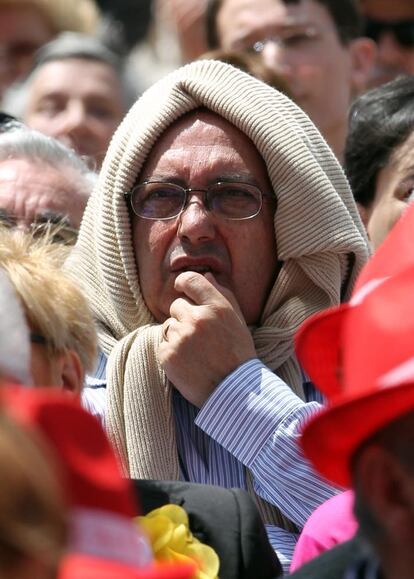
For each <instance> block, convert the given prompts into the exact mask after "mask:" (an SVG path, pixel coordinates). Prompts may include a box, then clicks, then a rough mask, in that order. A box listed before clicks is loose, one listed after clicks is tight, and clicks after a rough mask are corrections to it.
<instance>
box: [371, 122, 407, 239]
mask: <svg viewBox="0 0 414 579" xmlns="http://www.w3.org/2000/svg"><path fill="white" fill-rule="evenodd" d="M411 195H412V196H413V197H414V132H413V133H412V134H411V135H410V136H409V137H408V139H407V140H406V141H405V142H404V143H403V144H402V145H400V146H399V147H398V148H397V149H396V150H395V152H394V153H393V155H392V157H391V159H390V161H389V163H388V164H387V165H386V166H385V167H384V168H383V169H381V170H380V171H379V172H378V175H377V183H376V193H375V198H374V201H373V203H372V206H371V207H370V208H369V210H368V211H367V220H366V223H367V231H368V235H369V237H370V240H371V243H372V245H373V247H374V249H376V248H377V247H378V246H379V245H380V243H382V241H384V239H385V238H386V236H387V235H388V233H389V232H390V231H391V229H392V228H393V227H394V225H395V224H396V222H397V221H398V219H399V218H400V217H401V214H402V213H403V211H404V210H405V209H406V208H407V203H408V202H411V201H412V199H411V198H410V196H411Z"/></svg>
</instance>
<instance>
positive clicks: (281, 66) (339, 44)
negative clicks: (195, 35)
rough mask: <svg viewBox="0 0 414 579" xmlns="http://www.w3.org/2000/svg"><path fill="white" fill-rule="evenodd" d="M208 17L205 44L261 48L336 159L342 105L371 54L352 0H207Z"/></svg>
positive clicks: (361, 80)
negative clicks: (206, 42)
mask: <svg viewBox="0 0 414 579" xmlns="http://www.w3.org/2000/svg"><path fill="white" fill-rule="evenodd" d="M207 22H208V39H209V44H210V48H217V47H221V48H225V49H236V50H253V51H255V52H258V53H259V54H261V55H262V56H263V60H264V62H265V64H266V65H267V66H269V67H270V68H272V69H273V70H274V71H275V72H276V73H278V74H279V75H280V76H281V77H282V78H283V79H284V80H286V82H287V84H288V87H289V89H290V92H291V94H292V98H293V99H294V100H295V102H296V103H297V104H298V105H299V106H300V107H302V108H303V110H304V111H305V112H306V113H307V114H308V115H309V116H310V118H311V119H312V121H313V122H314V123H315V125H316V126H317V127H318V128H319V130H320V131H321V133H322V134H323V136H324V137H325V139H326V140H327V141H328V144H329V145H330V146H331V147H332V149H333V151H334V152H335V154H336V155H337V157H338V159H340V160H342V154H343V148H344V143H345V136H346V129H347V111H348V107H349V104H350V101H351V98H352V97H353V96H354V95H355V94H357V93H358V92H360V91H361V90H362V89H363V88H364V87H365V82H366V79H367V74H368V69H369V68H370V66H371V63H372V60H373V57H374V44H373V42H372V41H370V40H368V39H366V38H362V37H361V30H362V28H361V22H360V17H359V14H358V12H357V9H356V6H355V3H354V0H342V1H341V2H338V1H337V0H327V1H326V0H210V3H209V6H208V14H207Z"/></svg>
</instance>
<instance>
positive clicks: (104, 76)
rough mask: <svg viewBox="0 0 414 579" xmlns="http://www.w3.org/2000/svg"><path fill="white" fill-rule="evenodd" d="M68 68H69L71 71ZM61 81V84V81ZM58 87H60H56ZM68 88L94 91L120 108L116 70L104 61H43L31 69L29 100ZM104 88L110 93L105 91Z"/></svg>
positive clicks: (120, 100)
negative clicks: (75, 73) (75, 72)
mask: <svg viewBox="0 0 414 579" xmlns="http://www.w3.org/2000/svg"><path fill="white" fill-rule="evenodd" d="M77 67H79V74H80V76H81V82H79V83H75V84H73V76H72V74H70V73H73V69H74V68H77ZM71 69H72V70H71ZM61 83H62V84H61ZM59 87H61V88H60V90H59ZM67 87H69V88H71V89H72V90H73V92H74V93H80V94H81V93H85V94H87V93H89V92H91V93H94V94H99V95H100V96H103V97H105V100H107V99H108V100H114V101H116V102H117V105H118V106H119V107H120V108H121V109H123V108H124V107H123V105H122V95H121V88H120V80H119V78H118V77H117V73H116V71H115V70H114V69H113V68H112V66H110V65H109V64H107V63H105V62H101V61H99V60H93V59H89V58H75V57H74V58H65V59H62V60H52V61H50V62H45V63H44V64H42V65H41V66H39V68H38V69H37V70H36V71H35V72H34V74H33V77H32V79H31V86H30V91H29V99H28V100H29V102H32V101H33V100H35V99H36V98H38V97H39V94H40V97H42V96H44V95H47V94H49V93H58V94H60V93H64V92H65V91H66V88H67ZM108 88H109V89H110V93H109V94H108Z"/></svg>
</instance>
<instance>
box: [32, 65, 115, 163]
mask: <svg viewBox="0 0 414 579" xmlns="http://www.w3.org/2000/svg"><path fill="white" fill-rule="evenodd" d="M124 112H125V106H124V103H123V98H122V93H121V86H120V80H119V78H118V77H117V75H116V73H115V71H114V70H113V69H112V67H111V66H109V65H107V64H104V63H102V62H98V61H95V60H87V59H79V58H71V59H67V60H61V61H54V62H49V63H46V64H44V65H43V66H41V67H40V69H39V70H38V71H36V72H35V74H34V78H33V79H32V81H31V83H30V86H29V87H28V97H27V105H26V109H25V112H24V121H25V123H27V125H29V127H32V128H33V129H37V130H38V131H40V132H42V133H44V134H46V135H49V136H51V137H55V138H57V139H59V140H60V141H62V142H63V143H64V144H66V145H68V146H69V147H71V148H73V149H75V151H76V152H77V153H79V154H80V155H86V156H88V157H91V158H93V159H95V160H96V162H97V164H98V166H100V164H101V163H102V160H103V158H104V156H105V153H106V150H107V148H108V145H109V142H110V140H111V137H112V135H113V133H114V131H115V129H116V128H117V126H118V124H119V122H120V121H121V119H122V117H123V115H124Z"/></svg>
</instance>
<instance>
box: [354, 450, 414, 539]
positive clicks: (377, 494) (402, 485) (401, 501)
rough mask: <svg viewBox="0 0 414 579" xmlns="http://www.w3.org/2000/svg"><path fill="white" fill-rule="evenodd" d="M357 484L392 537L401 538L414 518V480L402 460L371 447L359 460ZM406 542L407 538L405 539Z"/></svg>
mask: <svg viewBox="0 0 414 579" xmlns="http://www.w3.org/2000/svg"><path fill="white" fill-rule="evenodd" d="M356 473H357V476H356V480H357V485H358V489H359V492H360V495H361V499H362V500H363V501H364V502H366V504H367V505H368V506H369V509H370V511H371V512H372V514H373V516H374V517H375V519H376V520H377V521H378V522H379V524H380V525H381V527H382V528H384V529H386V531H387V534H388V536H391V537H398V536H400V537H401V538H402V537H403V535H404V534H405V531H407V523H408V521H410V520H412V518H413V513H412V510H413V505H412V504H411V503H412V491H411V490H410V489H409V487H408V486H407V484H410V485H411V486H412V478H411V477H409V475H408V474H407V472H406V470H405V468H404V467H403V466H402V465H401V463H400V462H399V461H398V459H397V458H396V457H394V456H392V455H391V454H390V453H389V452H388V451H386V450H385V449H383V448H381V447H379V446H369V447H367V448H366V449H365V450H364V451H363V453H362V455H361V456H360V457H359V458H358V461H357V466H356ZM404 538H405V537H404Z"/></svg>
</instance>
